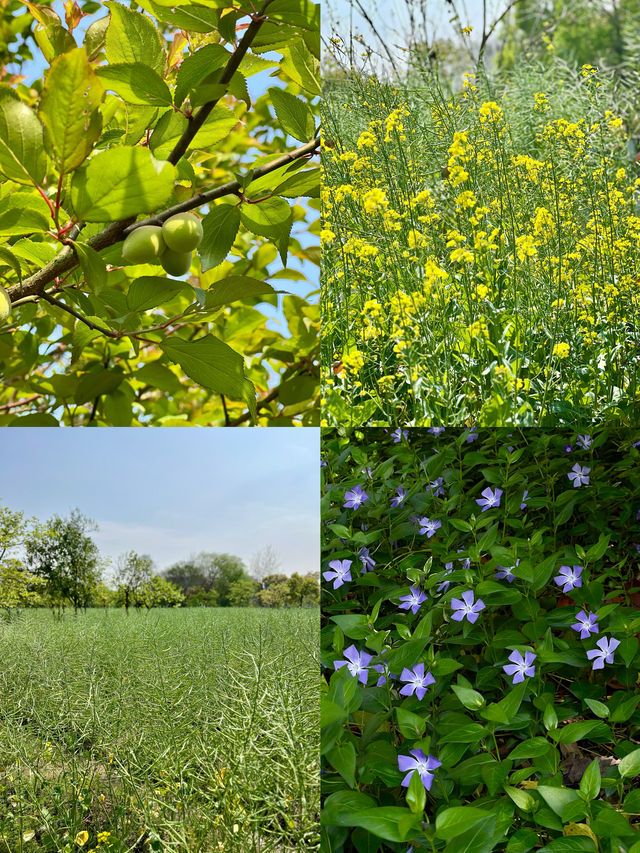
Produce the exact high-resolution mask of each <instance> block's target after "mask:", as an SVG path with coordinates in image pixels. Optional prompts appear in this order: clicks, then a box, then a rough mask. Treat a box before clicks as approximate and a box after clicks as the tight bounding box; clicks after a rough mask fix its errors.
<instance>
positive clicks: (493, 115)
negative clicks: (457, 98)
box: [478, 101, 503, 124]
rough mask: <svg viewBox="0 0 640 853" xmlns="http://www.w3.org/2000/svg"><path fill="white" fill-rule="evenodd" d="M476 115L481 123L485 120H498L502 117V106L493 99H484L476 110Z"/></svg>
mask: <svg viewBox="0 0 640 853" xmlns="http://www.w3.org/2000/svg"><path fill="white" fill-rule="evenodd" d="M478 115H479V116H480V121H481V122H482V123H483V124H484V123H485V122H500V121H502V119H503V113H502V107H500V106H499V105H498V104H496V102H495V101H485V102H484V104H482V106H481V107H480V109H479V110H478Z"/></svg>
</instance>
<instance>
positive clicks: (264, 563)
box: [249, 545, 282, 586]
mask: <svg viewBox="0 0 640 853" xmlns="http://www.w3.org/2000/svg"><path fill="white" fill-rule="evenodd" d="M281 565H282V561H281V560H280V557H279V556H278V552H277V551H276V549H275V548H274V547H273V545H265V547H264V548H261V549H260V550H259V551H256V553H255V554H254V555H253V557H252V558H251V564H250V567H249V573H250V575H251V577H252V578H254V579H255V580H257V581H258V582H259V584H260V586H263V581H264V579H265V578H266V577H267V576H268V575H273V574H275V573H276V572H277V571H278V569H279V568H280V566H281Z"/></svg>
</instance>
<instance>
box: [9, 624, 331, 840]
mask: <svg viewBox="0 0 640 853" xmlns="http://www.w3.org/2000/svg"><path fill="white" fill-rule="evenodd" d="M318 641H319V634H318V611H317V610H316V609H314V610H301V609H298V610H295V611H294V610H288V611H279V612H277V613H274V612H268V613H267V612H264V611H259V610H248V609H246V608H239V609H231V610H230V609H227V610H212V609H209V608H202V609H197V610H196V609H181V608H171V609H166V610H159V611H154V612H153V613H149V614H146V613H144V612H143V613H141V614H140V616H139V617H135V618H128V619H127V617H126V615H125V613H124V612H123V611H120V610H118V611H113V610H106V611H104V610H99V609H96V610H90V611H88V612H87V614H86V615H84V616H83V617H82V618H79V619H67V620H63V621H57V620H54V619H52V618H51V616H50V615H49V614H48V613H47V612H46V611H30V612H27V613H25V614H24V615H23V616H22V617H21V619H19V620H16V621H14V622H12V623H11V624H3V623H0V660H2V666H1V667H0V695H2V697H3V700H4V701H3V702H2V703H0V836H2V838H3V840H4V842H5V847H6V848H7V849H8V850H11V851H12V853H13V851H16V853H17V851H20V850H24V851H28V850H29V851H32V853H52V851H54V850H55V851H59V853H77V851H78V850H80V849H84V850H99V851H100V853H103V851H105V853H106V851H110V852H111V853H126V851H132V850H134V849H135V848H136V846H137V847H141V844H140V843H139V841H140V839H141V838H144V839H145V840H146V841H145V842H142V845H143V846H145V847H147V848H148V849H149V850H151V851H153V850H155V851H162V850H166V849H168V848H171V847H172V846H173V845H174V843H178V844H179V848H180V849H181V850H183V851H185V853H186V851H189V853H220V851H221V850H224V851H228V853H241V851H242V853H244V851H254V850H255V851H258V850H260V851H264V853H268V851H271V853H275V851H282V853H319V830H318V810H319V787H320V786H319V767H318V748H319V719H318V717H319V713H318V712H319V702H318V698H319V687H320V678H319V673H318V666H317V655H318V646H319V642H318ZM79 833H87V835H88V839H87V843H86V844H85V845H84V846H83V847H82V848H81V847H80V846H79V844H78V843H74V839H76V837H77V836H78V834H79ZM82 837H83V836H81V838H82Z"/></svg>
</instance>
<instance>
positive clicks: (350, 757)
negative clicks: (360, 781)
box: [326, 741, 356, 788]
mask: <svg viewBox="0 0 640 853" xmlns="http://www.w3.org/2000/svg"><path fill="white" fill-rule="evenodd" d="M326 758H327V761H328V762H329V764H330V765H331V766H332V767H333V768H334V770H337V771H338V773H339V774H340V775H341V776H342V778H343V779H344V781H345V782H346V783H347V785H348V786H349V787H350V788H353V787H354V786H355V784H356V749H355V747H354V745H353V744H352V743H351V741H347V742H346V743H339V744H337V745H336V746H335V747H334V748H333V749H330V750H329V751H328V752H327V753H326Z"/></svg>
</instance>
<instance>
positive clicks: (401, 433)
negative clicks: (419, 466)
mask: <svg viewBox="0 0 640 853" xmlns="http://www.w3.org/2000/svg"><path fill="white" fill-rule="evenodd" d="M391 437H392V438H393V443H394V444H399V443H400V442H401V441H402V439H403V438H404V440H405V441H406V440H407V439H408V438H409V430H408V429H401V428H400V427H398V429H394V431H393V432H392V433H391Z"/></svg>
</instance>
